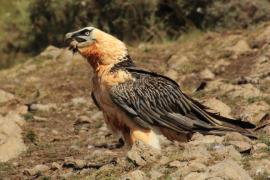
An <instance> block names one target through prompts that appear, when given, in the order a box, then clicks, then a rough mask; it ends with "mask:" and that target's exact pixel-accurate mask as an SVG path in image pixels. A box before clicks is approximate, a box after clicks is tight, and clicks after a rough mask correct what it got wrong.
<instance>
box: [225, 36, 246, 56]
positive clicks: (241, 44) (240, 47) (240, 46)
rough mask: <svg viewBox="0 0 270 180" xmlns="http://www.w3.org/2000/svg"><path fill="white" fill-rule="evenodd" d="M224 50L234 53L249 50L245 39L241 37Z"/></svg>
mask: <svg viewBox="0 0 270 180" xmlns="http://www.w3.org/2000/svg"><path fill="white" fill-rule="evenodd" d="M226 50H229V51H233V52H235V54H236V55H239V54H242V53H244V52H247V51H249V50H250V47H249V44H248V42H247V41H246V40H244V39H241V40H239V41H238V42H237V43H236V44H235V45H234V46H232V47H228V48H226Z"/></svg>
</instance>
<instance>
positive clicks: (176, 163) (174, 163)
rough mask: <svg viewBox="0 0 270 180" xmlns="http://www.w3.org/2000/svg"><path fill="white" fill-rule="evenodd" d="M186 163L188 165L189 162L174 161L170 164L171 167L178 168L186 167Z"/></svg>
mask: <svg viewBox="0 0 270 180" xmlns="http://www.w3.org/2000/svg"><path fill="white" fill-rule="evenodd" d="M186 165H187V162H181V161H172V162H170V164H169V166H170V167H176V168H180V167H184V166H186Z"/></svg>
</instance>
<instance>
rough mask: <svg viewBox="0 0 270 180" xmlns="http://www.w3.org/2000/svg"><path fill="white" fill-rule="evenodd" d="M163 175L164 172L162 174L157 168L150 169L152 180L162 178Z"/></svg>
mask: <svg viewBox="0 0 270 180" xmlns="http://www.w3.org/2000/svg"><path fill="white" fill-rule="evenodd" d="M162 176H164V174H162V173H161V172H159V171H157V170H151V171H150V179H151V180H158V179H161V177H162Z"/></svg>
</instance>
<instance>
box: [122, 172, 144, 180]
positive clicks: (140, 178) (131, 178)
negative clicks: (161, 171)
mask: <svg viewBox="0 0 270 180" xmlns="http://www.w3.org/2000/svg"><path fill="white" fill-rule="evenodd" d="M147 179H148V178H147V177H146V174H145V173H144V172H142V171H140V170H135V171H132V172H130V173H128V174H126V175H124V176H122V177H121V180H147Z"/></svg>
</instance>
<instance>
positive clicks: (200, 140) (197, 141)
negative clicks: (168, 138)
mask: <svg viewBox="0 0 270 180" xmlns="http://www.w3.org/2000/svg"><path fill="white" fill-rule="evenodd" d="M223 140H224V137H223V136H214V135H202V134H200V133H195V134H194V135H193V136H192V138H191V141H190V142H189V144H192V145H202V144H203V145H207V144H210V145H212V144H222V142H223Z"/></svg>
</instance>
